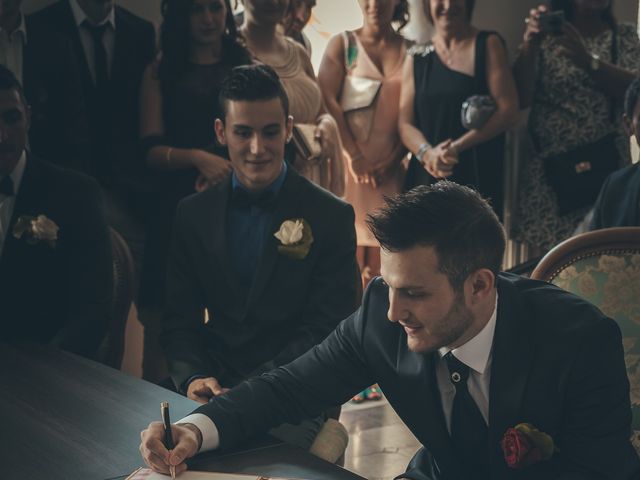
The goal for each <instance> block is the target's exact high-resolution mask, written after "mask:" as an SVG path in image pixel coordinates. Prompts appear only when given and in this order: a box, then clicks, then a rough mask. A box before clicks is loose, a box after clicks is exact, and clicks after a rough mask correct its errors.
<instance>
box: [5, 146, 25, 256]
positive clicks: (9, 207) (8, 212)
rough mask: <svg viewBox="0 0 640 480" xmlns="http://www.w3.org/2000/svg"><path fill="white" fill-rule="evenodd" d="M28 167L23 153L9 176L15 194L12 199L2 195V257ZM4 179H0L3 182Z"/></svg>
mask: <svg viewBox="0 0 640 480" xmlns="http://www.w3.org/2000/svg"><path fill="white" fill-rule="evenodd" d="M26 165H27V154H26V153H25V152H22V156H21V157H20V160H18V163H17V164H16V166H15V168H14V169H13V172H11V173H10V174H9V176H10V177H11V180H12V181H13V193H14V195H13V196H12V197H7V196H5V195H3V194H1V193H0V256H2V249H3V247H4V243H5V239H6V238H7V235H8V233H9V226H10V225H9V224H10V223H11V216H12V215H13V207H14V205H15V204H16V196H17V195H18V191H19V190H20V184H21V183H22V176H23V175H24V168H25V166H26ZM3 178H4V177H0V181H2V179H3Z"/></svg>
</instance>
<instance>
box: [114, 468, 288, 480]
mask: <svg viewBox="0 0 640 480" xmlns="http://www.w3.org/2000/svg"><path fill="white" fill-rule="evenodd" d="M169 478H171V477H170V476H168V475H163V474H161V473H156V472H154V471H153V470H151V469H150V468H141V469H139V470H136V471H135V472H133V473H132V474H131V475H130V476H129V477H127V479H126V480H167V479H169ZM176 480H296V479H293V478H288V479H287V478H281V477H262V476H256V475H243V474H239V473H216V472H193V471H190V470H187V471H186V472H183V473H181V474H180V475H178V476H177V477H176Z"/></svg>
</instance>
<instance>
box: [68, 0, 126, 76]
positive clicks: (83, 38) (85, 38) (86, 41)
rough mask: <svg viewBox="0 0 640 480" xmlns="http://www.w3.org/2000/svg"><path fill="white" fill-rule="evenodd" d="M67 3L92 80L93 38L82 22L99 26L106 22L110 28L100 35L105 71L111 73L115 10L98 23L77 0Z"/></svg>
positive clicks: (93, 65) (93, 67)
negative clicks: (92, 19)
mask: <svg viewBox="0 0 640 480" xmlns="http://www.w3.org/2000/svg"><path fill="white" fill-rule="evenodd" d="M69 4H70V5H71V12H72V13H73V18H74V20H75V22H76V27H78V33H79V35H80V43H82V48H83V50H84V55H85V57H86V59H87V65H89V71H90V72H91V78H93V82H94V83H95V81H96V61H95V54H94V51H93V39H92V38H91V33H89V31H88V30H87V29H86V28H85V27H83V26H82V22H84V21H85V20H86V21H87V22H89V23H91V24H92V25H95V26H96V27H97V26H100V25H104V24H105V23H108V24H109V25H110V27H111V28H107V29H106V30H105V32H104V36H103V37H102V43H103V44H104V48H105V50H106V51H107V72H108V73H109V75H111V65H112V63H113V51H114V48H115V42H116V15H115V10H114V9H113V8H112V9H111V12H110V13H109V15H108V16H107V18H105V19H104V20H103V21H102V22H100V23H98V24H94V23H93V22H92V21H91V19H90V18H89V17H87V14H86V13H84V11H83V10H82V9H81V8H80V5H78V2H77V1H76V0H69Z"/></svg>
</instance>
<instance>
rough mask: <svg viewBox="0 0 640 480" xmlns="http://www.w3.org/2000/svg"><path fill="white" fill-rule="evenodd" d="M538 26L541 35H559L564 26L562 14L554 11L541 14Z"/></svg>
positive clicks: (560, 11) (559, 11)
mask: <svg viewBox="0 0 640 480" xmlns="http://www.w3.org/2000/svg"><path fill="white" fill-rule="evenodd" d="M538 24H539V25H540V31H541V32H542V33H552V34H556V35H557V34H560V33H562V26H563V24H564V12H563V11H562V10H556V11H554V12H545V13H541V14H540V17H539V18H538Z"/></svg>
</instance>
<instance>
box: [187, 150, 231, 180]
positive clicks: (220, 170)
mask: <svg viewBox="0 0 640 480" xmlns="http://www.w3.org/2000/svg"><path fill="white" fill-rule="evenodd" d="M191 153H192V155H193V163H194V165H195V166H196V168H197V169H198V170H199V171H200V173H201V174H202V176H203V177H204V178H205V179H206V180H207V182H208V185H209V186H211V185H215V184H217V183H220V182H221V181H222V180H224V179H225V178H227V176H229V174H230V173H231V171H232V170H233V167H232V166H231V162H229V161H228V160H226V159H224V158H222V157H220V156H218V155H215V154H213V153H209V152H205V151H204V150H198V149H193V150H191ZM198 183H201V182H196V188H197V184H198Z"/></svg>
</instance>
